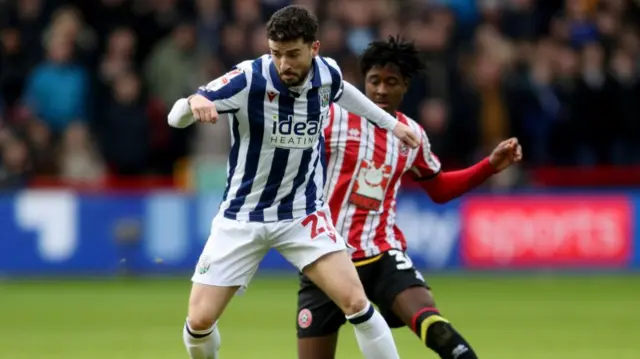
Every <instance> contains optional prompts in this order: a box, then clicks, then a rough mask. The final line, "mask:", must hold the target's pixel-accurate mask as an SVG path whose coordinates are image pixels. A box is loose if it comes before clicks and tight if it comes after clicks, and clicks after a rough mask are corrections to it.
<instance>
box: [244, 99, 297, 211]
mask: <svg viewBox="0 0 640 359" xmlns="http://www.w3.org/2000/svg"><path fill="white" fill-rule="evenodd" d="M295 101H296V99H295V98H293V97H291V96H282V95H280V96H278V120H277V121H273V131H272V132H271V136H274V137H275V136H277V134H279V133H280V132H279V128H280V124H283V126H284V128H283V129H284V130H285V131H293V121H291V122H289V118H293V106H294V105H295ZM269 120H270V119H266V121H269ZM287 127H288V128H287ZM267 140H270V139H267ZM289 152H290V150H288V149H284V148H278V147H276V148H275V150H274V152H273V160H272V161H271V169H270V170H269V177H268V178H267V184H266V185H265V187H264V190H263V191H262V194H261V195H260V201H259V202H258V205H257V206H256V208H255V209H254V210H253V211H251V213H249V219H250V220H251V221H258V222H263V221H264V209H265V208H268V207H270V206H271V205H273V203H274V202H275V200H276V197H277V196H278V190H279V189H280V184H281V183H282V179H283V178H284V176H285V172H286V170H287V162H289Z"/></svg>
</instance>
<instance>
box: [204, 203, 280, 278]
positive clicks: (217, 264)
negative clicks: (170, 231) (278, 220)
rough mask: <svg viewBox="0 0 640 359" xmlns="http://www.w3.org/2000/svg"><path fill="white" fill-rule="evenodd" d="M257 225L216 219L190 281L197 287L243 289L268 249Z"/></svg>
mask: <svg viewBox="0 0 640 359" xmlns="http://www.w3.org/2000/svg"><path fill="white" fill-rule="evenodd" d="M261 226H263V224H262V223H251V222H239V221H235V220H230V219H227V218H224V217H222V216H221V215H218V216H216V218H214V220H213V222H212V224H211V234H210V235H209V238H208V240H207V243H206V244H205V246H204V249H203V250H202V254H201V255H200V259H199V260H198V264H197V265H196V268H195V271H194V274H193V277H192V281H193V282H194V283H197V284H201V285H208V286H215V287H239V288H241V289H244V287H246V286H247V285H248V284H249V282H250V281H251V278H252V277H253V275H254V274H255V272H256V270H257V269H258V265H259V264H260V262H261V261H262V258H264V256H265V254H266V253H267V251H268V250H269V243H268V242H267V241H266V240H265V239H264V236H263V227H261ZM198 287H199V286H198Z"/></svg>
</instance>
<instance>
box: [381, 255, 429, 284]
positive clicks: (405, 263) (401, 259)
mask: <svg viewBox="0 0 640 359" xmlns="http://www.w3.org/2000/svg"><path fill="white" fill-rule="evenodd" d="M387 253H389V255H391V256H392V257H393V258H394V259H395V260H396V268H398V270H408V269H413V271H414V272H415V274H416V278H418V279H419V280H420V281H422V282H424V277H422V273H420V272H419V271H418V270H417V269H415V268H414V267H413V262H412V261H411V258H409V256H407V255H406V254H405V253H404V252H403V251H399V250H397V249H392V250H390V251H389V252H387Z"/></svg>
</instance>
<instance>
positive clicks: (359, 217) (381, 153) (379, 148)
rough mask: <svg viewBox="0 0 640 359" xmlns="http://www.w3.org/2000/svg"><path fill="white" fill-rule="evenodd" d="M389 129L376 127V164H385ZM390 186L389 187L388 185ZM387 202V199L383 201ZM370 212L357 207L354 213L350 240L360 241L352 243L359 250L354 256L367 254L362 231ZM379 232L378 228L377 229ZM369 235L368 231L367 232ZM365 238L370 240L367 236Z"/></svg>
mask: <svg viewBox="0 0 640 359" xmlns="http://www.w3.org/2000/svg"><path fill="white" fill-rule="evenodd" d="M388 135H389V134H388V132H387V130H383V129H381V128H379V127H376V128H375V130H374V149H373V163H374V164H376V165H377V164H384V163H385V162H386V161H385V160H386V157H387V150H388V149H387V147H388V146H387V136H388ZM387 188H388V187H387ZM383 202H385V201H383ZM385 209H386V207H384V204H383V207H382V210H383V212H384V213H386V210H385ZM369 215H370V213H369V211H368V210H366V209H361V208H359V207H358V208H356V213H355V214H354V215H353V220H352V222H351V223H352V224H351V230H350V231H349V240H350V241H352V240H353V241H354V242H355V241H358V242H360V243H358V245H357V246H356V245H355V244H352V245H353V246H354V247H356V248H358V250H357V251H356V252H355V253H354V254H353V258H362V257H364V256H365V252H364V251H363V250H362V247H363V245H362V243H361V242H362V233H363V232H364V226H365V224H366V221H367V218H368V217H369ZM376 233H377V230H376ZM367 235H368V233H367ZM365 240H368V238H366V239H365ZM376 242H377V240H376V239H374V244H375V245H376V246H378V244H377V243H376Z"/></svg>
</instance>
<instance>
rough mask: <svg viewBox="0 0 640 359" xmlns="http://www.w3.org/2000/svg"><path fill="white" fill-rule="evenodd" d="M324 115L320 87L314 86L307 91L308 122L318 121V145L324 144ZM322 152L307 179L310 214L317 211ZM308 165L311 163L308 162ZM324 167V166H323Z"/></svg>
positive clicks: (306, 190) (307, 206)
mask: <svg viewBox="0 0 640 359" xmlns="http://www.w3.org/2000/svg"><path fill="white" fill-rule="evenodd" d="M321 120H322V117H321V116H320V97H319V89H318V88H317V87H314V88H312V89H311V90H309V91H308V92H307V122H313V121H317V123H318V124H317V128H318V131H319V132H320V136H319V138H320V140H319V141H318V145H322V144H323V143H324V141H323V136H322V127H323V124H322V122H321ZM321 155H322V152H319V153H318V156H317V157H316V159H315V160H314V164H313V171H312V172H311V176H310V177H309V181H307V188H305V191H304V193H305V197H306V199H307V203H306V204H307V205H306V208H307V214H309V210H311V212H315V203H316V192H317V186H316V182H315V180H314V177H315V175H316V166H317V165H318V159H319V158H320V157H321ZM306 165H307V166H308V165H309V163H307V164H306ZM323 169H324V168H323Z"/></svg>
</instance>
